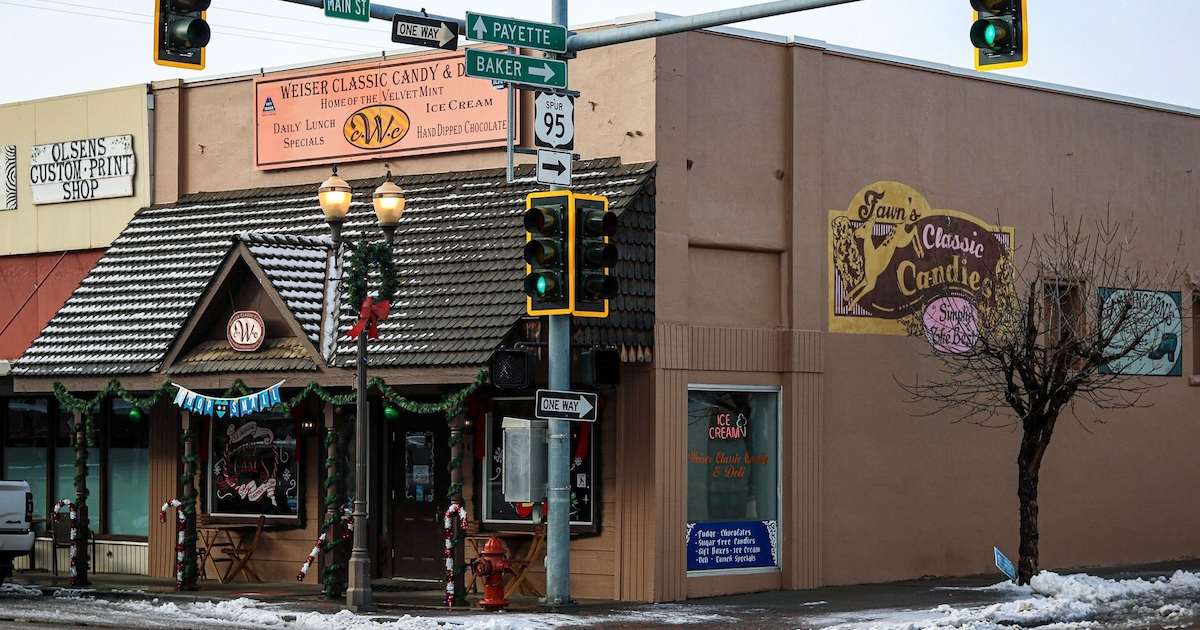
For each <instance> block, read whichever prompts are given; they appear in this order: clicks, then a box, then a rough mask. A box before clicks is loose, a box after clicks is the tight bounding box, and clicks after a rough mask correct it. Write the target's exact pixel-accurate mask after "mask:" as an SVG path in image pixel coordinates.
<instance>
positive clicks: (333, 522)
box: [321, 402, 349, 599]
mask: <svg viewBox="0 0 1200 630" xmlns="http://www.w3.org/2000/svg"><path fill="white" fill-rule="evenodd" d="M324 408H325V520H324V521H323V522H322V524H321V531H322V532H324V533H325V541H324V542H323V543H322V547H321V550H322V551H324V552H325V561H324V563H323V564H322V568H321V582H322V583H323V584H324V585H325V589H324V591H325V599H339V598H341V597H342V596H343V595H345V589H346V578H345V577H344V575H345V568H346V560H347V559H348V558H347V554H346V546H345V545H344V544H342V543H344V542H345V540H346V534H348V533H349V530H347V529H346V527H345V523H344V521H343V519H342V505H343V504H344V503H345V502H346V500H345V498H344V496H343V492H342V471H341V456H340V453H339V450H338V443H339V442H340V441H341V433H340V432H339V431H338V430H337V427H336V426H335V425H334V414H333V403H330V402H326V403H325V405H324Z"/></svg>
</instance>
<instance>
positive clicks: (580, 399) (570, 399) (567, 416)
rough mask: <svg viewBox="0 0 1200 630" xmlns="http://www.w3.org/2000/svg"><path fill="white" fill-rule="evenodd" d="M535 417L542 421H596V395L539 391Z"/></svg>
mask: <svg viewBox="0 0 1200 630" xmlns="http://www.w3.org/2000/svg"><path fill="white" fill-rule="evenodd" d="M535 402H536V407H537V408H536V409H535V410H534V417H536V418H538V419H540V420H578V421H580V422H595V421H596V395H595V394H593V393H590V392H562V391H555V390H553V389H539V390H537V398H536V399H535Z"/></svg>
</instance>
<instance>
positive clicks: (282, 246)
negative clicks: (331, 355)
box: [161, 234, 333, 374]
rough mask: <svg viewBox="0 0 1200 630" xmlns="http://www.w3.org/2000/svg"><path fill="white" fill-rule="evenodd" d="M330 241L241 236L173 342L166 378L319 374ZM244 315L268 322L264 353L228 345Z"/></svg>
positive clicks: (234, 243)
mask: <svg viewBox="0 0 1200 630" xmlns="http://www.w3.org/2000/svg"><path fill="white" fill-rule="evenodd" d="M332 245H333V241H332V240H331V239H327V238H326V239H314V238H306V237H298V236H281V235H264V234H240V235H237V236H234V237H233V243H232V244H231V246H230V248H229V252H228V253H227V254H226V256H225V260H224V262H223V263H222V265H221V268H220V269H219V270H218V271H217V273H216V274H215V275H214V276H213V278H212V281H211V282H210V283H209V286H208V289H207V290H206V291H205V292H204V294H203V295H202V296H201V298H200V300H198V301H197V303H196V306H195V308H194V309H193V310H192V314H191V315H190V317H189V318H188V320H187V321H186V322H185V323H184V325H183V326H182V327H181V328H180V332H179V334H178V335H177V337H176V338H175V341H174V342H173V343H172V344H171V346H170V348H169V349H168V351H167V353H166V357H165V359H164V360H163V365H162V370H161V371H162V372H163V373H165V374H196V373H204V372H230V371H234V372H236V371H281V370H317V369H319V367H318V366H323V365H324V364H325V360H324V358H323V357H322V356H321V353H320V352H319V351H318V349H317V347H318V344H319V343H320V341H321V336H320V328H321V311H322V307H323V305H324V287H325V267H326V263H327V260H328V259H329V250H330V248H331V247H332ZM239 311H254V312H256V313H258V314H259V315H260V317H261V318H262V319H263V320H264V323H265V326H264V327H265V337H266V339H264V340H263V344H262V347H260V348H259V349H258V350H256V351H254V352H241V351H238V350H235V349H234V348H232V347H230V344H229V342H228V341H227V340H226V327H227V324H228V322H229V320H230V318H231V317H232V316H233V313H235V312H239Z"/></svg>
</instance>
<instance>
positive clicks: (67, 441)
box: [50, 405, 104, 531]
mask: <svg viewBox="0 0 1200 630" xmlns="http://www.w3.org/2000/svg"><path fill="white" fill-rule="evenodd" d="M92 414H93V422H97V423H100V422H103V420H102V419H101V418H100V416H101V410H100V407H99V406H98V405H97V406H96V407H94V408H93V409H92ZM55 425H56V429H55V431H54V471H53V472H54V495H53V496H51V497H50V503H51V504H54V503H57V502H58V501H61V500H63V499H68V500H70V501H71V502H72V503H75V502H76V498H77V494H76V492H75V455H76V453H75V446H74V443H75V414H73V413H71V410H70V409H67V408H66V407H62V406H60V407H59V409H58V415H57V421H56V423H55ZM97 428H99V427H97ZM102 431H103V429H100V430H98V431H97V434H98V435H99V434H101V433H102ZM84 450H86V451H87V471H88V472H87V474H88V477H87V486H88V506H90V508H91V509H94V508H95V507H96V506H98V505H101V500H102V496H103V494H104V493H103V490H102V489H101V487H100V449H97V448H86V447H85V449H84ZM51 508H53V505H52V506H51ZM61 511H62V513H63V515H64V518H65V515H66V513H67V510H66V508H65V507H64V508H63V509H62V510H61ZM91 515H92V516H91V519H90V527H91V528H92V529H93V530H95V531H103V529H102V527H101V526H102V523H99V522H98V521H97V519H96V512H94V511H92V512H91Z"/></svg>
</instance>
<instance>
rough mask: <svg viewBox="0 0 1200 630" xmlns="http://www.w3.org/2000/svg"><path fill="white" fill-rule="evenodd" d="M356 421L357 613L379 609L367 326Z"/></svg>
mask: <svg viewBox="0 0 1200 630" xmlns="http://www.w3.org/2000/svg"><path fill="white" fill-rule="evenodd" d="M355 388H356V391H355V399H356V401H355V402H356V403H357V407H356V409H355V418H354V513H353V517H354V550H353V551H351V552H350V567H349V573H350V575H349V584H348V588H347V589H346V607H348V608H350V609H351V610H353V611H354V612H370V611H373V610H376V608H375V605H374V604H373V603H372V602H371V559H370V556H369V555H368V553H367V518H368V517H367V463H368V461H369V458H370V454H369V453H368V450H369V449H370V436H369V434H368V431H367V428H368V425H367V327H366V326H364V327H363V331H362V332H361V333H359V335H358V364H357V371H356V374H355Z"/></svg>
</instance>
